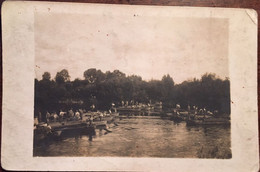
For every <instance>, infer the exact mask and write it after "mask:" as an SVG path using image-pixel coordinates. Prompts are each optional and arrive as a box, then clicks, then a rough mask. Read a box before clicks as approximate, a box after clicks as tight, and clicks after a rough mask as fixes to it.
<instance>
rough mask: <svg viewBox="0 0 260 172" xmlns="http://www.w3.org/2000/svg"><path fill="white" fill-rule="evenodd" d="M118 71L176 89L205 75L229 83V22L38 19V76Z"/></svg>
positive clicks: (40, 16)
mask: <svg viewBox="0 0 260 172" xmlns="http://www.w3.org/2000/svg"><path fill="white" fill-rule="evenodd" d="M89 68H96V69H100V70H101V71H103V72H106V71H113V70H116V69H117V70H120V71H122V72H124V73H125V74H126V75H132V74H135V75H139V76H141V77H142V78H143V79H144V80H147V81H148V80H151V79H161V78H162V77H163V75H165V74H169V75H170V76H171V77H172V78H173V80H174V82H175V83H181V82H183V81H185V80H188V79H192V78H200V77H201V76H202V75H203V74H205V73H215V74H216V75H217V76H219V77H220V78H223V79H224V78H226V77H228V20H227V19H217V18H211V19H209V18H174V17H169V16H168V17H159V16H156V17H155V16H153V17H152V16H137V15H136V16H133V15H122V16H112V14H111V15H94V14H65V13H43V12H41V13H35V75H36V78H37V79H41V78H42V74H43V73H44V72H46V71H47V72H50V73H51V77H52V79H53V78H54V77H55V75H56V73H57V72H58V71H61V70H62V69H67V70H68V71H69V74H70V76H71V80H74V79H76V78H80V79H83V73H84V71H86V70H87V69H89Z"/></svg>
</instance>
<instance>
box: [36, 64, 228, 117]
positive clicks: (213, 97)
mask: <svg viewBox="0 0 260 172" xmlns="http://www.w3.org/2000/svg"><path fill="white" fill-rule="evenodd" d="M83 76H84V78H85V79H84V80H80V79H75V80H74V81H70V76H69V72H68V70H66V69H63V70H62V71H60V72H57V74H56V76H55V78H54V80H51V75H50V73H49V72H45V73H44V74H43V75H42V80H40V81H38V80H37V79H35V113H37V112H39V111H40V112H42V113H45V112H46V111H58V110H60V109H63V110H68V109H69V108H73V109H76V108H84V109H89V107H90V106H91V105H92V104H95V106H96V108H97V109H99V110H107V109H108V108H109V107H110V106H111V103H115V105H116V106H120V104H121V102H122V101H129V102H130V101H131V100H133V101H134V102H139V103H149V102H152V103H154V102H159V101H161V102H162V103H163V108H164V109H166V110H169V109H171V108H174V107H175V105H176V104H177V103H178V104H180V105H181V107H182V108H187V106H188V105H190V106H194V105H195V106H198V107H199V108H206V109H208V110H211V111H214V110H218V111H219V112H221V113H227V114H229V113H230V83H229V80H228V79H225V80H222V79H220V78H217V77H216V76H215V75H214V74H204V75H203V76H202V77H201V79H193V80H190V81H184V82H183V83H181V84H178V85H175V84H174V81H173V79H172V77H171V76H170V75H165V76H163V77H162V79H161V80H150V81H144V80H142V78H141V77H140V76H136V75H131V76H126V75H125V74H124V73H122V72H120V71H119V70H114V71H113V72H110V71H108V72H106V73H103V72H102V71H101V70H96V69H94V68H92V69H88V70H86V71H85V72H84V74H83Z"/></svg>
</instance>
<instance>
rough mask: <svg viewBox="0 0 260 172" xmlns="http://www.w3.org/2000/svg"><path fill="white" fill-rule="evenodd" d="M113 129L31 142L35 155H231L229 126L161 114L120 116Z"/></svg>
mask: <svg viewBox="0 0 260 172" xmlns="http://www.w3.org/2000/svg"><path fill="white" fill-rule="evenodd" d="M110 130H111V131H112V132H109V133H108V132H106V131H105V130H101V131H100V130H96V135H95V136H93V138H92V141H90V139H89V136H87V135H81V134H79V133H73V134H68V135H64V136H62V138H61V139H59V140H56V141H49V142H44V143H42V144H38V145H35V146H34V156H88V157H89V156H92V157H94V156H120V157H172V158H231V149H230V145H231V143H230V127H229V126H228V127H227V126H220V125H216V126H207V127H202V126H187V125H186V123H185V122H180V123H175V122H174V121H171V120H168V119H162V118H160V117H152V116H142V117H130V118H123V119H121V120H119V121H118V122H117V125H113V126H111V128H110Z"/></svg>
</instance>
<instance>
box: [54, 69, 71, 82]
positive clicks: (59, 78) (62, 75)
mask: <svg viewBox="0 0 260 172" xmlns="http://www.w3.org/2000/svg"><path fill="white" fill-rule="evenodd" d="M55 81H56V82H57V83H59V84H60V83H64V82H68V81H70V75H69V72H68V70H67V69H62V70H61V71H60V72H57V74H56V77H55Z"/></svg>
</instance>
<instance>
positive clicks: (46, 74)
mask: <svg viewBox="0 0 260 172" xmlns="http://www.w3.org/2000/svg"><path fill="white" fill-rule="evenodd" d="M50 79H51V74H50V73H49V72H44V74H43V75H42V80H50Z"/></svg>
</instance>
